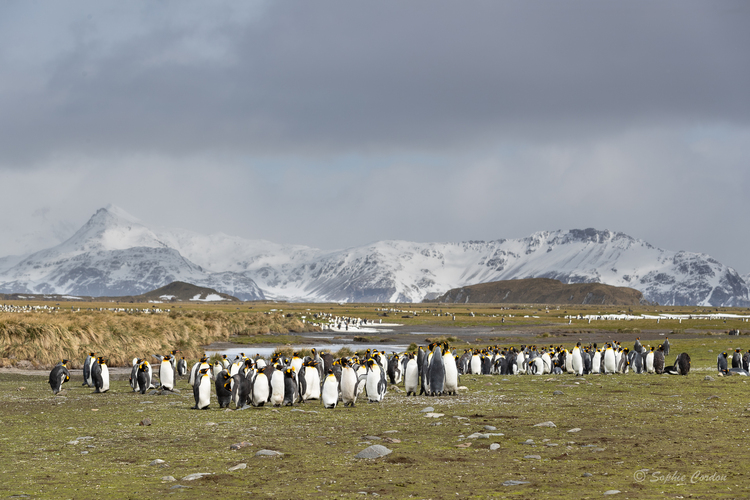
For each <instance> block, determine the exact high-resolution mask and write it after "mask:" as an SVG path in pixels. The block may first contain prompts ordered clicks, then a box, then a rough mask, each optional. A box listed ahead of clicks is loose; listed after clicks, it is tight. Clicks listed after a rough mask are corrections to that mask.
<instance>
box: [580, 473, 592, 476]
mask: <svg viewBox="0 0 750 500" xmlns="http://www.w3.org/2000/svg"><path fill="white" fill-rule="evenodd" d="M591 476H593V474H592V473H590V472H584V473H583V475H582V476H581V477H591Z"/></svg>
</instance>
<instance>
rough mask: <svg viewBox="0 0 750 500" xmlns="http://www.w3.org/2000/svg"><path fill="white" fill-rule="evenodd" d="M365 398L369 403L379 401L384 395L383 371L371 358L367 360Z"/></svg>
mask: <svg viewBox="0 0 750 500" xmlns="http://www.w3.org/2000/svg"><path fill="white" fill-rule="evenodd" d="M366 385H367V399H368V400H369V401H370V403H379V402H381V401H382V400H383V397H384V396H385V385H386V381H385V373H383V370H382V369H381V368H380V365H379V364H378V363H377V362H376V361H375V360H374V359H372V358H370V359H368V360H367V382H366Z"/></svg>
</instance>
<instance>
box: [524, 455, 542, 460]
mask: <svg viewBox="0 0 750 500" xmlns="http://www.w3.org/2000/svg"><path fill="white" fill-rule="evenodd" d="M523 458H525V459H526V460H541V459H542V457H541V456H540V455H526V456H525V457H523Z"/></svg>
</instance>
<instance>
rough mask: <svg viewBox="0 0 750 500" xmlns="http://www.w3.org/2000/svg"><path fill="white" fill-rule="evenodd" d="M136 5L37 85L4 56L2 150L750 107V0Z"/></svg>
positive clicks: (395, 137)
mask: <svg viewBox="0 0 750 500" xmlns="http://www.w3.org/2000/svg"><path fill="white" fill-rule="evenodd" d="M85 5H86V4H85V3H84V4H83V6H85ZM136 5H139V7H138V8H137V9H133V12H125V14H124V15H123V16H122V17H116V18H106V17H105V19H104V20H101V21H100V20H99V16H98V15H96V14H94V15H92V16H90V17H89V16H87V15H86V12H87V10H86V9H85V8H81V9H80V19H77V18H73V19H71V20H70V26H69V27H68V31H67V33H64V34H65V37H66V40H68V42H69V46H67V47H66V48H65V49H61V50H60V51H59V53H58V54H57V55H56V56H55V57H54V58H52V59H51V60H46V61H44V62H43V63H42V62H40V63H39V66H38V67H37V68H36V72H37V74H38V80H37V84H36V85H29V86H23V85H21V84H20V83H19V84H17V85H15V84H14V83H13V82H14V81H18V80H22V79H23V78H22V77H23V76H24V74H23V73H21V72H22V69H21V68H27V67H28V65H32V66H33V65H34V60H33V57H32V59H31V61H26V62H25V63H24V64H20V63H14V64H10V65H9V66H7V67H6V69H4V70H0V73H1V74H2V76H3V78H4V79H6V81H7V82H9V83H6V87H7V88H8V89H9V90H8V91H5V92H3V93H2V97H0V111H1V113H0V132H1V133H0V160H3V163H5V164H6V165H7V164H16V165H19V164H20V165H23V164H29V163H34V162H35V161H39V160H40V159H44V158H46V157H50V156H54V155H57V154H61V153H63V154H72V155H100V154H112V153H118V152H119V153H130V152H134V151H135V152H149V153H156V154H166V155H170V156H178V157H179V156H183V155H191V154H195V153H196V152H210V151H223V152H229V153H235V154H240V155H242V154H248V153H252V154H256V155H270V156H274V155H287V154H292V155H294V154H304V155H309V154H316V153H319V154H321V155H329V154H341V153H342V152H343V153H346V152H371V151H377V152H378V153H379V154H382V153H384V152H388V151H394V152H403V151H434V150H441V149H445V148H465V147H472V145H476V144H492V143H497V142H502V141H507V140H524V141H532V142H534V141H537V140H539V141H543V140H550V139H554V140H560V139H569V138H576V137H581V136H586V137H591V136H592V135H597V134H607V133H617V132H620V131H623V130H628V129H630V128H638V127H642V126H654V125H661V126H674V125H679V124H683V125H687V126H689V125H691V124H694V123H704V122H721V123H730V124H740V125H742V126H747V124H748V119H749V118H750V99H747V97H746V93H747V89H748V88H750V58H748V57H746V48H747V47H750V30H748V29H747V26H748V24H747V22H748V20H750V5H749V4H747V3H746V2H684V1H679V2H678V1H673V2H617V3H614V2H598V1H597V2H592V1H589V2H433V1H429V2H427V1H415V2H371V3H359V2H272V3H268V4H259V7H258V10H259V13H258V14H257V15H256V16H251V17H248V18H246V19H241V20H236V19H233V18H232V16H231V15H227V13H226V12H225V11H224V10H222V9H217V10H216V13H213V15H214V17H215V19H212V20H211V22H210V23H206V21H205V19H204V17H205V15H204V14H205V12H203V11H201V10H200V9H197V10H196V11H195V12H194V15H193V16H192V17H191V15H190V12H191V11H190V9H189V8H186V12H187V14H185V15H184V16H183V17H184V18H183V19H180V18H178V19H177V20H171V21H170V22H166V21H165V22H164V23H151V24H146V25H145V27H140V28H138V29H136V27H135V26H137V24H138V22H139V20H140V19H141V18H143V17H144V16H148V15H149V14H150V13H149V12H148V10H147V8H146V7H145V6H144V4H136ZM190 5H194V4H190ZM113 23H115V24H124V25H127V24H128V23H131V24H132V25H133V26H134V27H133V34H132V35H131V36H127V37H119V38H118V37H117V36H110V35H108V33H109V31H110V30H111V29H113V28H114V26H113ZM30 28H31V29H32V31H33V29H34V27H33V26H31V27H30ZM37 35H38V36H39V37H42V38H43V37H44V36H45V33H43V32H41V26H40V32H39V33H37ZM49 43H53V42H52V40H50V42H49Z"/></svg>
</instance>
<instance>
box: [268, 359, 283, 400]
mask: <svg viewBox="0 0 750 500" xmlns="http://www.w3.org/2000/svg"><path fill="white" fill-rule="evenodd" d="M269 378H270V382H271V396H270V401H269V402H270V403H271V404H272V405H273V406H281V405H282V403H283V402H284V371H283V370H282V369H281V365H278V364H277V365H275V366H274V367H273V371H272V372H271V375H270V377H269Z"/></svg>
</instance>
